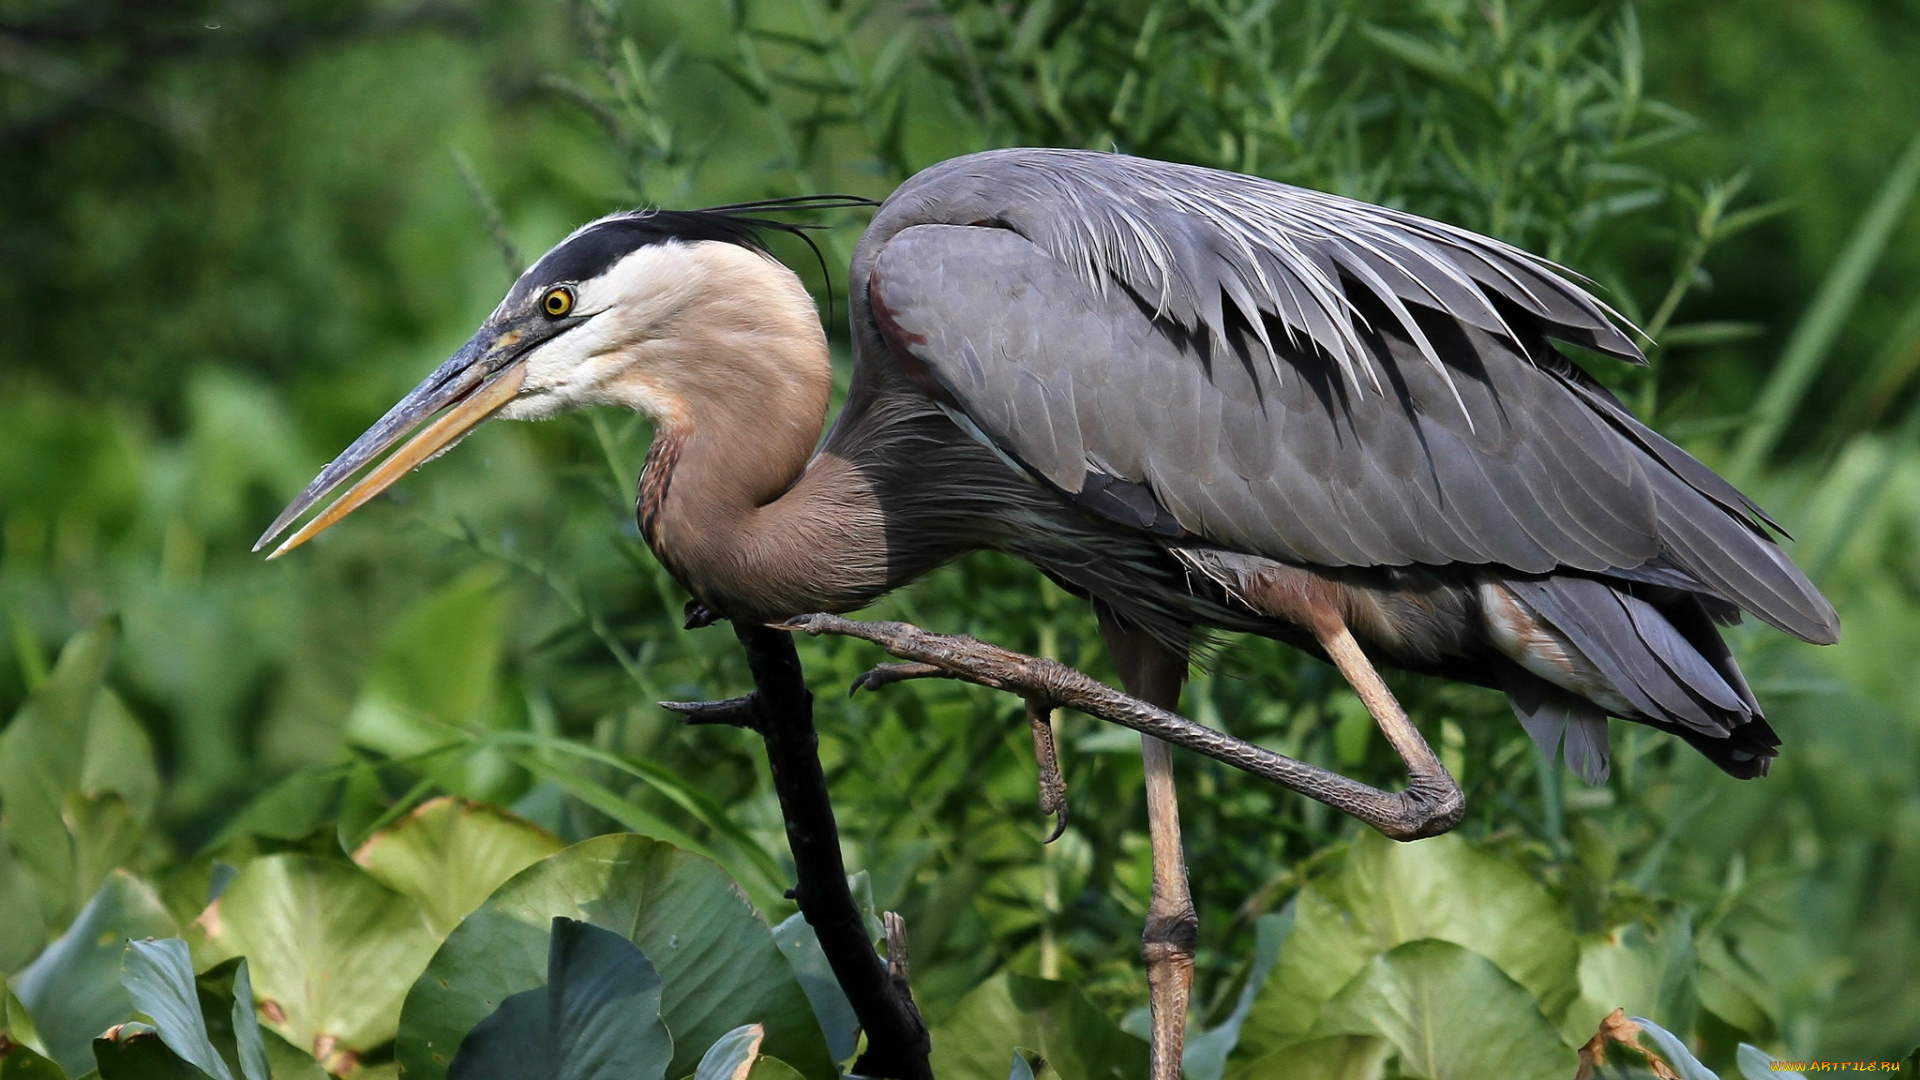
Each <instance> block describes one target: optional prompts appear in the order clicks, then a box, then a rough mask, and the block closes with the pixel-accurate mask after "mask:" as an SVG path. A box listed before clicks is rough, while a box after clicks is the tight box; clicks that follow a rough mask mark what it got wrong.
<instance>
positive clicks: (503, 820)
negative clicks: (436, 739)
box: [353, 797, 566, 938]
mask: <svg viewBox="0 0 1920 1080" xmlns="http://www.w3.org/2000/svg"><path fill="white" fill-rule="evenodd" d="M565 846H566V845H565V844H563V843H561V842H560V840H559V839H558V838H557V837H554V836H553V835H551V834H549V833H548V832H547V831H546V830H544V829H541V828H540V827H539V826H537V825H533V824H530V823H528V822H525V821H522V820H520V819H519V818H517V817H514V816H513V815H512V814H509V813H507V812H506V811H504V810H501V809H499V808H497V807H493V806H487V805H484V804H481V803H473V802H468V801H466V800H465V799H456V798H452V797H444V798H438V799H432V800H429V801H427V802H424V803H421V804H420V805H419V806H418V807H416V808H415V809H414V810H413V812H412V813H410V814H408V815H407V816H406V817H404V818H401V819H400V820H399V821H397V822H395V823H393V824H392V825H390V826H388V827H387V828H384V829H382V830H380V831H379V832H377V833H375V834H374V835H373V836H371V837H369V838H368V839H367V842H366V843H364V844H362V845H360V847H359V849H358V850H356V851H355V852H354V853H353V861H354V862H356V863H358V864H359V865H360V868H361V869H363V870H365V871H366V872H367V873H369V874H371V875H373V877H374V879H375V880H377V881H379V882H380V883H381V884H382V885H385V886H386V887H387V888H389V889H392V890H394V891H395V892H400V893H405V894H406V895H408V896H411V897H413V898H414V900H416V901H418V902H419V904H420V907H421V909H422V910H423V911H425V912H426V914H427V924H428V925H429V926H431V927H432V928H433V932H434V934H435V935H436V936H438V937H442V938H444V937H446V936H447V935H448V934H450V933H452V932H453V928H454V927H455V926H458V925H459V924H460V920H461V919H463V918H465V917H466V915H467V913H468V912H470V911H472V910H473V909H474V908H477V907H479V906H480V905H481V904H482V903H484V902H485V901H486V899H487V897H488V896H489V895H491V894H492V892H493V890H495V889H497V888H499V887H500V885H501V883H502V882H504V881H506V880H507V879H508V878H510V877H512V876H513V875H515V874H517V873H519V872H520V871H522V870H525V869H526V868H527V867H529V866H531V865H533V864H534V863H536V862H539V861H540V860H541V859H544V858H546V857H547V856H549V855H551V854H553V853H554V852H556V851H559V850H560V849H561V848H563V847H565Z"/></svg>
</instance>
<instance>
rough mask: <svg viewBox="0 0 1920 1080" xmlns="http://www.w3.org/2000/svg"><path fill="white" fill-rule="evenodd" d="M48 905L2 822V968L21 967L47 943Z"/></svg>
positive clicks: (0, 855)
mask: <svg viewBox="0 0 1920 1080" xmlns="http://www.w3.org/2000/svg"><path fill="white" fill-rule="evenodd" d="M0 810H4V804H3V803H0ZM48 906H50V905H49V903H48V902H47V901H44V900H42V898H41V886H40V881H39V879H38V878H37V877H35V876H34V873H33V871H32V870H31V869H29V868H28V867H27V866H26V864H24V863H22V862H21V861H20V860H19V859H18V858H17V857H16V856H15V855H14V853H13V842H12V838H11V836H10V835H9V832H8V830H7V828H6V827H5V825H4V824H0V971H18V970H20V969H21V968H22V967H25V966H26V964H27V961H29V960H32V959H33V957H34V954H35V953H37V952H39V951H40V947H41V946H43V945H45V944H46V943H47V910H46V909H47V907H48Z"/></svg>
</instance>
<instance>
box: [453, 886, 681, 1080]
mask: <svg viewBox="0 0 1920 1080" xmlns="http://www.w3.org/2000/svg"><path fill="white" fill-rule="evenodd" d="M672 1060H673V1037H672V1036H671V1035H669V1034H668V1033H667V1028H666V1025H665V1024H663V1023H661V1022H660V975H659V973H658V972H656V971H655V970H654V968H653V965H652V964H651V963H650V962H648V960H647V957H646V954H644V953H642V952H641V951H640V949H639V947H637V946H636V945H634V944H633V942H631V941H628V940H627V939H626V938H624V937H622V936H621V935H619V934H616V933H614V932H613V931H611V930H605V929H602V928H600V927H597V926H594V925H593V924H591V923H584V922H579V921H576V920H574V919H568V918H562V917H556V918H555V919H554V920H553V933H552V941H551V944H550V946H549V950H548V956H547V984H546V985H545V986H543V987H538V988H536V989H533V990H524V991H522V992H520V993H518V994H515V995H513V996H512V997H510V998H508V999H507V1000H506V1001H504V1002H502V1003H501V1006H500V1008H498V1009H496V1010H494V1013H493V1015H491V1016H489V1017H487V1018H486V1019H484V1020H482V1021H480V1023H478V1024H477V1025H475V1026H474V1029H473V1030H472V1031H470V1032H468V1033H467V1037H466V1038H465V1039H463V1040H461V1042H460V1049H459V1051H458V1052H457V1053H456V1054H455V1055H454V1059H453V1064H452V1066H451V1067H450V1068H449V1070H448V1075H449V1076H450V1077H452V1078H453V1080H664V1077H665V1076H666V1074H667V1063H668V1062H670V1061H672Z"/></svg>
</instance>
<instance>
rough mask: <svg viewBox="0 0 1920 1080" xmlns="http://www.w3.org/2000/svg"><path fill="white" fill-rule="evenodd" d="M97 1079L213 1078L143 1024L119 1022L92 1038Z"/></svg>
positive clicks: (185, 1079)
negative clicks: (98, 1071)
mask: <svg viewBox="0 0 1920 1080" xmlns="http://www.w3.org/2000/svg"><path fill="white" fill-rule="evenodd" d="M93 1055H94V1057H96V1058H98V1059H99V1061H100V1080H213V1078H212V1077H209V1076H208V1075H207V1074H206V1073H205V1072H203V1071H201V1070H200V1069H198V1068H196V1067H194V1066H193V1065H192V1064H191V1063H189V1062H187V1061H183V1060H181V1058H180V1055H178V1054H176V1053H174V1052H173V1049H172V1048H171V1047H169V1046H168V1045H167V1044H166V1042H165V1041H164V1040H163V1039H161V1038H160V1033H159V1032H157V1031H155V1030H154V1029H153V1028H151V1027H148V1026H147V1025H146V1024H121V1025H119V1026H118V1027H116V1028H114V1029H113V1030H112V1031H109V1032H108V1033H107V1034H106V1035H103V1036H101V1037H100V1038H98V1039H95V1040H93Z"/></svg>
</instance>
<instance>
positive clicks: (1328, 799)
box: [781, 615, 1463, 840]
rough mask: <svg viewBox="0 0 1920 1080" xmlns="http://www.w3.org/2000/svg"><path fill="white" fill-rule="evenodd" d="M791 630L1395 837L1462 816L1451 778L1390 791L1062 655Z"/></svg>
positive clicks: (944, 638) (816, 626)
mask: <svg viewBox="0 0 1920 1080" xmlns="http://www.w3.org/2000/svg"><path fill="white" fill-rule="evenodd" d="M781 628H782V629H787V630H800V631H804V632H805V633H807V634H811V635H819V634H837V635H840V636H843V637H854V638H859V639H861V640H863V641H870V642H872V643H873V644H875V645H878V646H880V647H881V648H882V649H885V650H886V651H887V652H889V653H891V654H893V655H894V656H897V657H899V658H900V659H902V660H910V661H915V662H918V663H922V664H933V665H935V666H937V667H940V668H942V669H944V670H946V671H948V672H950V673H951V674H952V675H953V677H955V678H958V679H961V680H963V681H965V682H970V683H974V684H975V685H978V686H985V687H990V688H992V689H995V690H1005V691H1007V692H1008V693H1011V694H1018V695H1020V696H1021V697H1023V698H1027V699H1029V700H1033V699H1038V700H1041V701H1044V702H1048V703H1050V704H1052V705H1054V706H1056V707H1065V708H1069V709H1076V710H1078V711H1080V712H1083V713H1086V714H1087V715H1088V716H1094V717H1098V718H1100V719H1102V720H1108V721H1111V722H1113V723H1116V724H1121V725H1124V726H1126V727H1130V728H1132V729H1134V730H1135V731H1140V732H1144V733H1146V734H1148V735H1153V736H1155V737H1157V738H1160V739H1163V740H1165V741H1166V742H1170V743H1173V744H1175V745H1177V746H1184V747H1186V748H1187V749H1189V750H1194V751H1197V752H1199V753H1202V754H1205V755H1206V756H1208V757H1210V758H1213V759H1214V760H1216V761H1221V762H1224V763H1226V764H1228V765H1231V766H1233V767H1234V768H1236V769H1240V770H1242V771H1244V772H1249V773H1252V774H1253V775H1255V776H1258V777H1261V778H1263V779H1266V780H1271V781H1273V782H1274V783H1276V784H1279V785H1280V786H1282V787H1285V788H1287V789H1289V790H1291V791H1297V792H1299V793H1300V794H1302V795H1305V796H1307V797H1308V798H1310V799H1315V800H1318V801H1320V802H1323V803H1325V804H1327V805H1328V806H1331V807H1333V808H1334V809H1335V810H1339V811H1341V812H1342V813H1345V814H1349V815H1351V816H1353V817H1355V818H1358V819H1360V820H1361V821H1362V822H1365V823H1366V824H1367V825H1370V826H1372V827H1373V828H1374V829H1377V830H1379V831H1380V832H1381V833H1383V834H1385V835H1387V836H1389V837H1392V838H1393V839H1395V840H1416V839H1419V838H1420V837H1423V836H1433V835H1436V834H1439V833H1443V832H1446V831H1447V830H1449V829H1451V828H1453V826H1454V825H1456V824H1458V823H1459V820H1460V814H1461V810H1462V809H1463V807H1462V805H1461V803H1460V798H1459V791H1458V789H1457V788H1453V787H1451V785H1450V783H1449V782H1448V781H1447V780H1445V779H1444V778H1438V777H1427V776H1423V775H1420V774H1418V773H1416V774H1415V775H1414V776H1413V778H1412V779H1411V781H1410V782H1409V783H1408V785H1407V790H1405V791H1402V792H1399V793H1397V794H1395V793H1390V792H1386V791H1381V790H1380V789H1379V788H1375V787H1371V786H1369V785H1367V784H1363V783H1361V782H1360V781H1358V780H1353V779H1350V778H1348V777H1345V776H1341V775H1340V774H1339V773H1336V772H1332V771H1330V770H1327V769H1323V768H1320V767H1319V766H1317V765H1309V764H1307V763H1306V762H1304V761H1298V760H1295V759H1294V758H1290V757H1286V756H1285V755H1282V754H1276V753H1274V752H1273V751H1271V750H1266V749H1263V748H1261V747H1258V746H1254V745H1253V744H1251V743H1247V742H1243V741H1241V740H1239V739H1236V738H1234V737H1233V736H1231V735H1227V734H1225V733H1223V732H1219V731H1215V730H1214V729H1212V728H1210V727H1207V726H1206V725H1204V724H1198V723H1195V722H1194V721H1192V720H1189V719H1187V718H1186V717H1184V716H1179V715H1177V714H1174V713H1170V712H1167V711H1166V710H1164V709H1157V708H1155V707H1153V706H1152V705H1149V704H1147V703H1146V702H1144V701H1141V700H1139V699H1138V698H1134V697H1129V696H1127V695H1126V694H1123V693H1121V692H1120V691H1118V690H1115V689H1113V688H1112V687H1110V686H1107V685H1106V684H1104V683H1101V682H1099V681H1097V680H1095V679H1093V678H1091V677H1089V676H1087V675H1084V674H1082V673H1081V672H1078V671H1075V670H1074V669H1073V668H1070V667H1067V666H1066V665H1065V664H1062V663H1060V662H1058V661H1055V660H1048V659H1045V658H1042V657H1034V656H1023V655H1021V654H1020V653H1015V652H1009V651H1008V650H1006V649H1002V648H1000V647H999V646H997V645H989V644H987V643H986V642H983V641H979V640H977V639H975V638H971V637H966V636H964V635H957V634H956V635H945V634H931V633H928V632H927V631H925V630H922V629H920V628H919V627H917V626H913V625H910V624H908V623H900V622H858V621H855V620H853V619H847V618H842V617H841V616H838V615H802V616H799V617H798V618H795V619H792V620H790V621H788V622H787V623H786V624H784V626H783V627H781Z"/></svg>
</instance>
